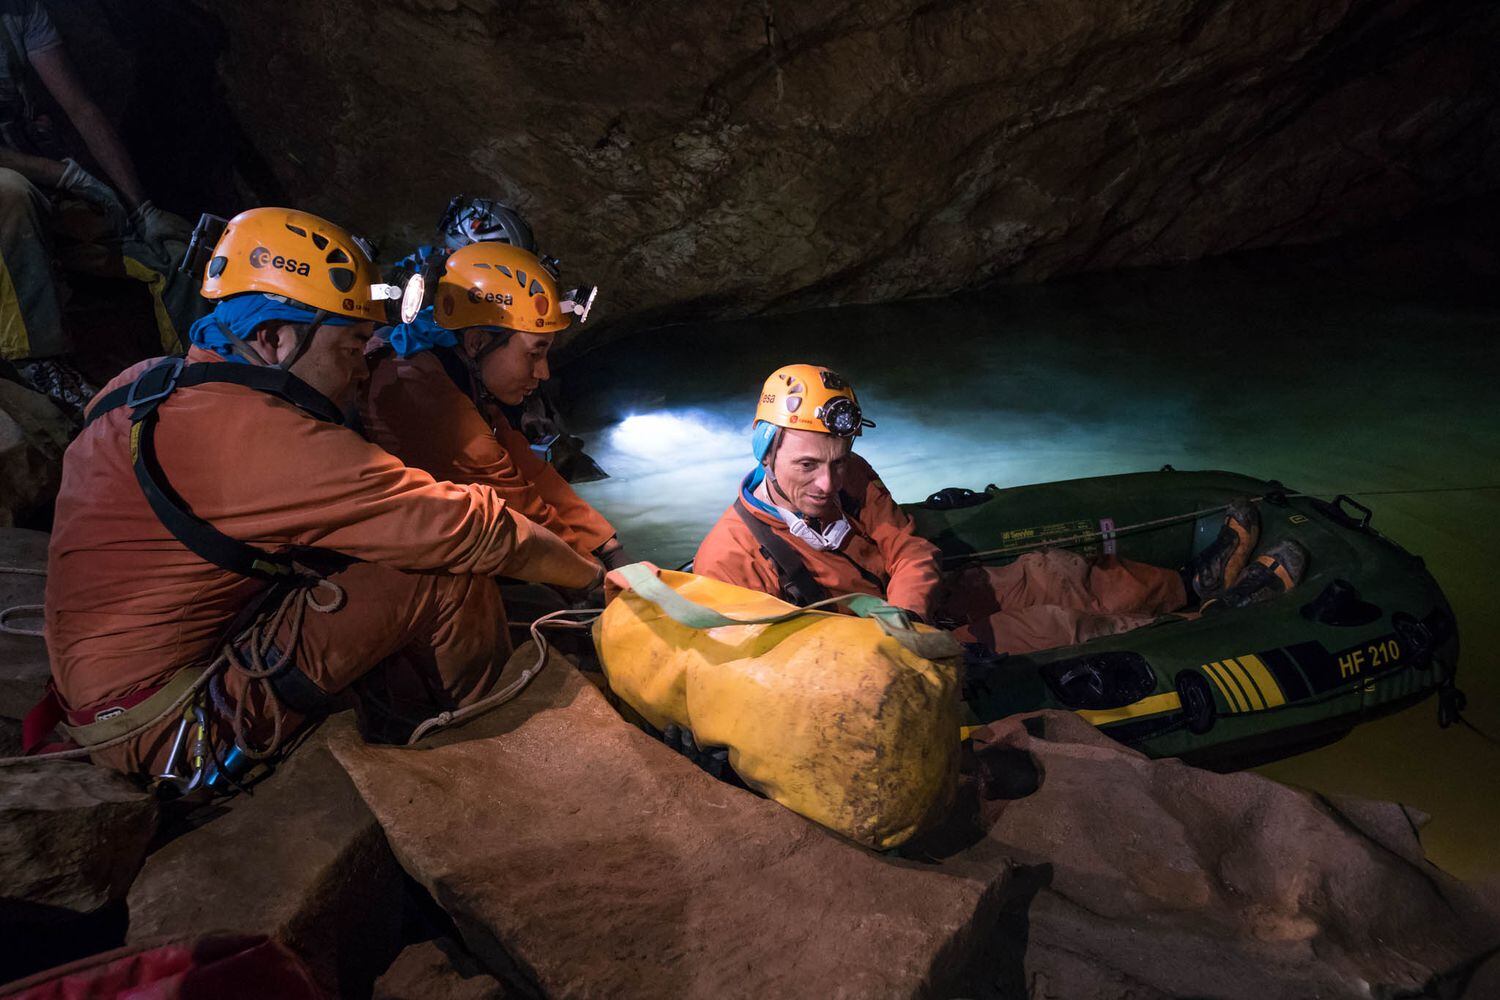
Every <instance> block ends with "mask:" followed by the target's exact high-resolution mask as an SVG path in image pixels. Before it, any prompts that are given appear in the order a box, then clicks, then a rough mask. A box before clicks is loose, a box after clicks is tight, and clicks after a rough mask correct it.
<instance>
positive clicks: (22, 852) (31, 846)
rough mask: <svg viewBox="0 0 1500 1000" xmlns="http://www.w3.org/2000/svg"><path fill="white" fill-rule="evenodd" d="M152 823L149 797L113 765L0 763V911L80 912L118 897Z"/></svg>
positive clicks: (137, 864)
mask: <svg viewBox="0 0 1500 1000" xmlns="http://www.w3.org/2000/svg"><path fill="white" fill-rule="evenodd" d="M156 822H157V804H156V801H155V800H154V799H153V798H151V796H149V795H147V794H145V793H144V792H142V791H140V790H139V789H138V788H137V787H136V786H135V785H134V784H132V783H131V782H130V781H128V780H127V779H125V778H123V777H121V776H120V775H118V774H116V773H114V772H113V771H108V770H105V769H104V768H99V767H94V766H93V765H90V764H82V763H72V762H68V761H48V762H41V763H36V764H23V765H18V766H14V767H5V768H0V914H5V915H7V916H14V915H16V914H17V913H19V912H20V911H21V910H22V909H24V910H25V911H26V912H30V913H41V912H43V911H46V912H51V913H56V914H58V915H59V916H60V915H63V914H66V913H73V914H86V913H92V912H93V911H95V910H98V909H99V908H101V907H103V906H105V905H106V904H108V903H110V902H112V901H115V900H120V899H123V898H124V897H125V893H126V890H128V889H129V888H130V883H131V881H132V880H133V879H134V878H135V876H136V873H137V872H138V871H140V869H141V862H142V861H143V860H144V859H145V857H146V848H147V846H148V845H149V843H150V841H151V837H152V835H153V834H154V833H155V832H156Z"/></svg>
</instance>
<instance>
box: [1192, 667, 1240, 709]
mask: <svg viewBox="0 0 1500 1000" xmlns="http://www.w3.org/2000/svg"><path fill="white" fill-rule="evenodd" d="M1203 669H1204V670H1206V671H1208V672H1209V674H1211V675H1212V676H1213V679H1214V681H1215V682H1217V683H1218V685H1219V689H1220V690H1221V691H1223V692H1224V700H1225V701H1226V702H1228V704H1229V710H1230V711H1231V712H1245V711H1249V708H1250V706H1249V705H1247V704H1245V696H1244V695H1242V694H1240V689H1239V686H1238V685H1236V684H1235V683H1234V681H1233V680H1232V679H1231V678H1230V676H1229V672H1228V671H1226V670H1225V669H1224V666H1223V664H1221V663H1219V661H1217V660H1215V661H1214V662H1213V663H1205V664H1204V665H1203Z"/></svg>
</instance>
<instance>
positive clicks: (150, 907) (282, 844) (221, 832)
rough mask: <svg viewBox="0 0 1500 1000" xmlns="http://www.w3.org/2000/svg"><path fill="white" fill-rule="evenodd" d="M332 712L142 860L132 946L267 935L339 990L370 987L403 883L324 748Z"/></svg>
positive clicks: (387, 950)
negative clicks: (265, 770) (270, 766)
mask: <svg viewBox="0 0 1500 1000" xmlns="http://www.w3.org/2000/svg"><path fill="white" fill-rule="evenodd" d="M346 729H347V731H348V732H349V733H350V734H351V735H352V736H353V738H354V739H358V736H357V734H354V725H353V721H352V719H350V718H349V716H348V715H347V714H345V715H341V716H336V717H334V718H333V719H331V720H329V721H328V722H327V723H325V724H324V727H323V728H322V729H321V730H319V732H318V733H316V734H314V736H313V737H312V738H311V739H310V740H309V741H308V743H307V744H305V745H304V746H302V747H301V748H300V749H299V750H298V751H297V752H296V753H294V754H293V755H292V756H291V758H290V759H289V760H288V761H287V762H286V763H285V764H284V765H283V766H282V767H281V768H280V769H279V770H278V771H277V773H276V774H275V775H274V776H273V777H271V778H270V779H269V780H267V781H265V782H264V783H262V784H260V785H257V786H256V787H255V789H254V794H252V795H248V796H246V795H239V796H236V797H234V798H233V799H229V800H227V801H226V802H225V803H224V804H223V805H221V806H218V807H216V814H214V815H210V816H209V817H207V818H206V821H203V822H202V823H201V825H199V826H197V827H196V828H195V829H192V830H190V831H188V832H186V833H184V834H183V835H181V836H179V837H177V838H176V839H175V840H173V841H171V842H170V843H168V844H166V845H165V846H164V847H162V848H161V849H160V850H158V851H156V852H155V853H154V854H152V855H151V857H150V859H149V860H148V861H147V862H146V866H145V868H144V870H142V872H141V875H140V878H139V879H138V880H137V881H136V883H135V885H134V886H133V887H132V888H131V890H130V895H129V899H128V904H129V907H130V933H129V937H128V940H130V941H131V942H138V941H146V940H150V939H152V938H155V937H163V936H170V935H184V934H197V933H202V932H203V931H205V930H231V931H239V932H244V933H262V934H268V935H270V936H272V937H275V938H277V939H278V940H281V941H283V942H284V943H286V944H287V945H289V946H290V947H291V948H292V949H293V950H295V951H296V952H297V953H298V954H299V955H301V956H302V958H303V959H304V960H305V961H306V962H307V963H308V965H309V967H310V968H311V969H312V970H313V974H314V975H315V976H316V977H317V979H318V981H319V982H320V983H321V984H322V985H323V986H324V987H325V988H326V989H329V990H332V991H334V992H336V993H338V994H339V995H361V994H363V993H367V992H368V990H369V989H370V984H371V983H372V982H373V981H374V979H375V977H376V976H377V975H378V974H379V973H380V971H381V970H383V969H384V968H386V966H387V965H389V963H390V961H391V959H392V957H393V956H394V955H395V954H396V953H397V951H398V950H399V948H400V944H399V934H400V918H401V898H402V878H401V871H400V868H399V867H397V865H396V863H395V861H394V860H393V859H392V857H391V853H390V850H389V848H387V846H386V843H385V837H384V836H383V835H382V833H381V831H380V826H379V825H378V824H377V823H376V822H375V818H374V816H372V815H371V813H370V811H369V809H367V808H366V807H365V804H364V802H363V800H362V799H361V798H360V796H359V794H358V793H357V792H355V790H354V788H353V786H352V785H351V784H350V783H349V779H348V778H347V777H346V776H345V774H344V771H343V769H342V768H340V767H339V765H338V764H337V762H335V761H334V760H333V758H332V757H331V756H330V755H329V753H328V750H327V748H326V745H325V742H324V741H325V739H326V738H327V737H328V735H329V734H338V733H342V732H344V731H345V730H346Z"/></svg>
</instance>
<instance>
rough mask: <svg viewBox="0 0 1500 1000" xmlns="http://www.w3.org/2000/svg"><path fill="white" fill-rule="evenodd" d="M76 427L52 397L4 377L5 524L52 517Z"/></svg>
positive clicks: (0, 484)
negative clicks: (69, 444)
mask: <svg viewBox="0 0 1500 1000" xmlns="http://www.w3.org/2000/svg"><path fill="white" fill-rule="evenodd" d="M71 432H72V426H71V425H70V424H69V422H68V418H67V417H66V416H64V415H63V412H62V411H61V410H59V409H58V408H57V407H56V406H54V405H53V403H52V401H51V400H49V399H48V398H47V397H46V396H43V395H42V394H41V393H39V392H33V391H32V390H30V389H28V388H25V387H24V386H21V385H19V384H18V383H16V382H12V381H10V380H9V379H6V378H3V377H0V528H8V527H11V526H12V525H14V524H17V523H22V524H24V523H30V522H34V521H37V520H41V521H45V520H47V519H48V515H47V511H48V510H49V509H50V508H51V506H52V501H53V500H55V499H56V498H57V487H58V484H59V483H60V482H61V481H62V456H63V450H64V449H66V448H67V446H68V440H69V438H70V436H71Z"/></svg>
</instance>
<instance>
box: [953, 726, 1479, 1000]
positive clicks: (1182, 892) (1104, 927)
mask: <svg viewBox="0 0 1500 1000" xmlns="http://www.w3.org/2000/svg"><path fill="white" fill-rule="evenodd" d="M974 745H975V755H974V758H973V760H972V761H971V762H970V771H971V775H972V777H973V780H974V782H975V788H976V789H977V792H978V796H979V803H978V811H979V813H980V825H981V826H982V827H984V828H985V830H986V833H985V837H986V839H987V840H988V841H989V842H990V843H992V844H996V845H1000V846H1001V847H1002V848H1003V850H1004V853H1006V854H1007V855H1008V856H1010V857H1012V858H1013V859H1015V861H1016V863H1017V864H1018V865H1019V866H1021V867H1019V868H1018V871H1017V880H1018V881H1024V882H1029V883H1031V884H1032V885H1033V886H1034V887H1035V896H1034V897H1033V899H1032V900H1031V902H1030V904H1029V905H1028V906H1027V907H1026V908H1025V910H1024V912H1023V911H1020V910H1014V909H1013V910H1012V911H1011V913H1010V914H1009V915H1008V922H1007V923H1005V925H1004V926H1003V928H1002V930H1003V931H1004V932H1006V933H1008V934H1009V935H1010V936H1011V938H1012V939H1014V938H1016V937H1020V938H1023V939H1024V940H1025V941H1026V942H1027V948H1026V955H1025V963H1024V965H1025V973H1026V975H1025V980H1024V982H1023V981H1021V980H1019V979H1014V978H1013V979H1011V980H1009V981H1006V980H1004V979H1003V978H998V976H997V978H992V979H991V980H990V982H989V983H988V984H987V985H986V989H984V990H981V991H979V993H980V994H981V995H993V996H1005V995H1030V996H1034V997H1067V998H1070V1000H1089V998H1095V997H1097V998H1099V1000H1104V998H1115V997H1121V996H1130V997H1142V998H1144V997H1200V996H1212V997H1225V998H1229V997H1245V998H1256V1000H1271V998H1281V997H1284V998H1288V1000H1291V998H1303V997H1313V996H1316V997H1320V998H1330V1000H1331V998H1343V997H1349V998H1369V997H1370V996H1372V995H1373V996H1377V997H1379V996H1408V995H1409V996H1416V995H1428V993H1426V992H1423V991H1427V990H1430V989H1431V988H1432V986H1433V984H1435V983H1438V982H1442V981H1452V980H1453V979H1454V978H1455V975H1456V974H1458V973H1460V972H1461V970H1465V969H1468V968H1472V967H1473V965H1474V964H1475V963H1476V962H1477V961H1479V960H1480V959H1481V958H1482V957H1483V956H1484V955H1486V954H1487V953H1489V951H1490V950H1491V949H1493V948H1494V947H1495V946H1496V945H1497V944H1500V926H1497V922H1496V920H1495V916H1494V914H1493V912H1492V911H1491V910H1489V909H1488V908H1487V906H1486V904H1485V902H1484V900H1483V899H1481V897H1479V896H1478V895H1476V893H1475V892H1474V891H1473V890H1472V889H1471V888H1470V887H1468V886H1466V885H1465V884H1464V883H1462V882H1460V881H1459V880H1457V879H1455V878H1452V877H1451V876H1449V875H1447V874H1445V873H1444V872H1442V871H1441V870H1439V869H1438V868H1436V867H1435V866H1434V865H1432V864H1431V863H1430V862H1428V861H1427V860H1426V859H1425V857H1424V855H1423V853H1422V847H1421V842H1420V840H1419V839H1418V836H1417V828H1418V826H1419V825H1420V819H1421V817H1420V814H1414V813H1413V812H1411V811H1408V810H1406V809H1403V807H1401V806H1399V805H1395V804H1393V803H1388V802H1370V801H1365V800H1358V799H1333V798H1328V797H1324V796H1319V795H1317V794H1315V793H1312V792H1308V791H1305V790H1301V789H1295V788H1289V787H1287V786H1284V785H1281V784H1278V783H1276V782H1274V781H1271V780H1269V779H1267V778H1263V777H1260V776H1259V775H1256V774H1251V773H1242V774H1213V773H1210V772H1207V771H1201V770H1198V769H1196V768H1192V767H1188V766H1186V765H1184V764H1181V763H1180V762H1177V761H1173V760H1160V761H1154V760H1149V759H1147V758H1146V757H1143V756H1142V755H1140V754H1138V753H1136V752H1135V751H1133V750H1130V749H1128V748H1126V747H1123V746H1121V745H1120V744H1117V743H1115V742H1114V741H1112V740H1110V739H1108V738H1107V737H1105V736H1103V735H1102V734H1100V733H1099V732H1098V731H1097V730H1095V729H1094V728H1093V727H1092V726H1089V725H1087V724H1086V723H1084V722H1082V721H1081V720H1080V719H1078V718H1077V717H1076V716H1073V715H1070V714H1068V713H1062V712H1046V713H1038V714H1036V715H1031V716H1018V717H1014V718H1011V719H1006V720H1002V721H1001V722H998V723H995V724H993V725H991V726H988V727H985V729H983V730H980V731H978V732H976V733H975V736H974ZM1025 769H1029V770H1030V771H1031V772H1032V773H1033V774H1034V775H1035V781H1034V784H1035V787H1034V788H1021V789H1017V788H1016V782H1015V774H1016V773H1017V771H1018V770H1025ZM967 863H968V860H967V855H966V852H959V853H957V854H955V855H954V856H953V857H951V858H949V859H948V861H947V862H946V864H948V865H950V866H959V867H962V866H963V865H965V864H967ZM1004 969H1005V967H1003V966H997V974H998V973H1001V972H1003V971H1004ZM1012 971H1013V970H1012Z"/></svg>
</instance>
